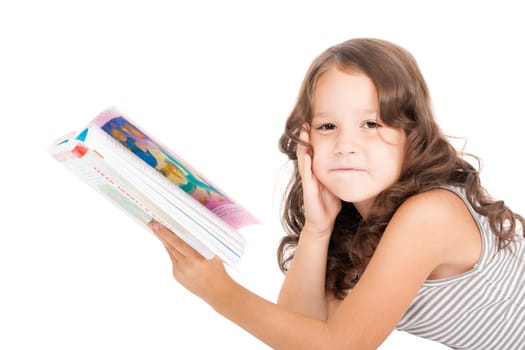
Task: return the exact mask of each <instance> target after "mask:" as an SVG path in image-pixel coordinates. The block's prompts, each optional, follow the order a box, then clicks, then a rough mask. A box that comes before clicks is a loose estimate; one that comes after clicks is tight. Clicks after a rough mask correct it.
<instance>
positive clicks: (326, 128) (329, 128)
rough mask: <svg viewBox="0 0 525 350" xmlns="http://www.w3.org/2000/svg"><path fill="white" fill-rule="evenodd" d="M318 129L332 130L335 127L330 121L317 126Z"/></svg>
mask: <svg viewBox="0 0 525 350" xmlns="http://www.w3.org/2000/svg"><path fill="white" fill-rule="evenodd" d="M317 129H319V130H333V129H335V125H334V124H332V123H325V124H322V125H320V126H319V127H317Z"/></svg>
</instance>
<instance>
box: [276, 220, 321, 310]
mask: <svg viewBox="0 0 525 350" xmlns="http://www.w3.org/2000/svg"><path fill="white" fill-rule="evenodd" d="M329 241H330V236H329V235H327V236H321V237H319V236H316V235H314V234H312V233H311V232H308V231H307V230H303V231H302V232H301V235H300V238H299V243H298V245H297V249H296V251H295V254H294V257H293V260H292V261H291V264H290V268H289V269H288V272H287V273H286V277H285V279H284V282H283V285H282V287H281V291H280V293H279V298H278V300H277V303H278V304H279V305H282V306H284V307H286V308H287V309H289V310H291V311H295V312H297V313H300V314H303V315H305V316H309V317H312V318H316V319H319V320H326V319H327V318H328V307H327V296H326V292H325V276H326V259H327V253H328V243H329Z"/></svg>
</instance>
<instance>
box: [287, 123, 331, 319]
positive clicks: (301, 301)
mask: <svg viewBox="0 0 525 350" xmlns="http://www.w3.org/2000/svg"><path fill="white" fill-rule="evenodd" d="M309 128H310V127H309V125H308V124H305V125H303V130H302V131H301V133H300V138H301V140H302V141H304V142H305V143H308V142H309V134H308V131H309ZM297 169H298V171H299V173H300V175H301V182H302V188H303V200H304V213H305V225H304V228H303V230H302V232H301V234H300V236H299V242H298V244H297V247H296V250H295V253H294V257H293V260H292V261H291V264H290V267H289V270H288V272H287V273H286V277H285V279H284V282H283V285H282V288H281V292H280V294H279V298H278V304H279V305H283V306H284V307H286V308H288V309H289V310H291V311H295V312H298V313H301V314H303V315H305V316H309V317H313V318H316V319H319V320H326V319H327V318H328V314H329V312H328V305H327V296H326V288H325V279H326V261H327V254H328V244H329V242H330V236H331V234H332V229H333V225H334V221H335V217H336V216H337V214H338V213H339V211H340V209H341V200H340V199H339V198H337V197H335V196H334V195H333V194H332V193H330V192H329V191H328V190H327V189H326V188H325V187H324V186H323V185H322V184H321V183H320V182H319V181H318V180H317V177H316V176H315V175H314V174H313V172H312V154H311V153H310V151H309V150H308V149H307V148H306V147H304V146H303V145H301V144H298V146H297Z"/></svg>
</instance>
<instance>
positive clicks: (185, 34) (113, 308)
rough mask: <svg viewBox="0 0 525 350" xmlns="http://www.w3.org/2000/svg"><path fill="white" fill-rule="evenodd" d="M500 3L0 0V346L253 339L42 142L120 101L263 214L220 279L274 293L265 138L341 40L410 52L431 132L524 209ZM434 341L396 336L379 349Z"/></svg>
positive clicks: (218, 343)
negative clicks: (430, 111)
mask: <svg viewBox="0 0 525 350" xmlns="http://www.w3.org/2000/svg"><path fill="white" fill-rule="evenodd" d="M364 3H366V4H364ZM510 3H513V2H508V3H506V2H504V1H493V2H486V1H470V2H469V1H462V2H460V1H435V2H429V1H413V2H407V1H391V2H389V1H384V2H374V1H368V2H366V1H344V2H343V1H342V2H335V1H318V2H307V1H303V2H293V3H291V2H290V3H288V2H285V1H282V2H278V1H264V2H263V1H261V2H259V3H256V2H249V1H244V2H242V1H238V2H232V1H216V2H215V1H178V2H177V1H157V0H149V1H130V0H128V1H111V0H105V1H93V0H92V1H84V2H81V1H56V0H55V1H52V0H50V1H23V0H19V1H2V2H0V45H1V46H0V50H1V51H0V117H1V121H2V128H1V137H0V143H1V150H2V165H1V167H2V171H1V175H0V176H1V181H0V186H1V192H0V193H1V199H2V204H3V210H2V214H1V215H2V216H1V217H2V228H1V233H0V286H1V287H0V348H1V349H204V348H208V347H214V348H218V349H223V348H227V347H233V348H236V349H237V348H244V349H265V346H264V345H263V344H261V343H260V342H259V341H258V340H256V339H254V338H252V337H251V336H250V335H248V334H247V333H245V332H244V331H242V330H240V329H239V328H238V327H237V326H236V325H234V324H232V323H230V322H229V321H227V320H225V319H223V318H222V317H221V316H218V315H217V314H215V313H214V312H213V311H212V310H211V309H210V308H209V307H208V306H207V305H205V304H204V303H202V302H201V301H200V300H198V299H197V298H196V297H194V296H192V295H190V294H189V293H188V292H186V291H185V290H183V289H182V288H181V287H179V286H178V285H177V284H176V282H175V281H174V280H173V279H172V277H171V271H170V265H169V261H168V258H167V256H166V254H165V252H164V250H163V248H162V247H161V245H160V243H158V242H157V241H156V240H155V239H154V238H153V237H152V236H151V235H150V234H149V233H148V232H146V231H144V230H142V229H140V228H139V227H138V226H136V225H135V224H134V223H132V222H131V221H130V220H128V219H127V218H126V217H125V216H124V215H123V214H121V213H120V212H119V211H117V210H115V209H114V208H113V207H112V206H111V204H109V203H106V202H105V201H103V200H101V199H100V198H99V197H98V195H97V194H96V193H94V192H92V191H91V190H90V189H89V188H88V187H87V186H85V185H83V184H81V183H80V182H79V181H78V180H77V179H76V178H74V177H73V176H72V175H71V174H70V173H68V172H67V171H66V170H65V169H63V168H62V167H61V165H60V164H58V163H57V162H55V161H54V160H53V159H52V158H51V157H49V156H48V155H47V153H46V148H47V146H48V145H49V144H50V143H51V142H52V141H53V140H54V139H55V138H56V137H58V136H61V135H62V134H64V133H66V132H68V131H70V130H74V129H78V128H80V127H82V126H83V125H84V124H85V123H86V122H87V121H89V120H90V119H91V118H93V117H94V116H96V114H97V113H99V112H100V111H101V110H103V109H105V108H106V107H109V106H112V105H115V106H117V107H119V108H120V109H122V110H123V111H124V112H126V113H127V114H128V115H129V116H130V117H131V118H132V119H134V120H136V121H138V122H139V124H140V125H142V126H143V127H144V128H145V129H146V130H148V131H150V132H151V133H152V134H154V135H155V136H157V138H158V139H159V140H161V141H162V142H164V143H165V144H167V145H168V146H169V147H170V148H172V149H173V150H175V151H176V153H178V154H179V155H181V156H182V157H183V158H185V159H186V160H188V161H190V162H191V163H192V164H193V165H194V166H195V167H196V168H197V169H199V170H201V171H202V172H203V173H205V174H206V175H207V176H208V177H209V178H211V179H212V180H213V181H214V182H215V183H216V184H218V185H219V187H221V188H222V189H223V190H225V191H226V192H228V193H230V194H231V195H232V197H233V198H235V199H237V201H239V202H240V203H242V204H243V205H244V206H245V207H247V208H248V209H249V210H251V211H252V212H254V213H255V214H256V215H257V216H258V217H259V218H260V219H261V220H262V221H263V222H264V224H263V225H261V226H257V227H251V228H249V229H246V230H244V232H245V234H246V235H247V237H248V240H249V244H250V245H249V249H248V251H247V254H246V256H245V259H244V261H243V263H242V265H241V266H240V268H239V271H237V272H233V274H234V276H235V278H237V279H238V280H239V281H240V282H241V283H243V284H244V285H246V286H247V287H248V288H250V289H252V290H253V291H255V292H257V293H258V294H260V295H262V296H264V297H265V298H268V299H270V300H275V298H276V295H277V292H278V289H279V285H280V282H281V280H282V275H281V273H280V272H279V271H278V268H277V264H276V259H275V248H276V246H277V243H278V240H279V237H280V236H281V235H282V230H281V228H280V224H279V205H280V188H282V182H283V181H280V180H279V178H280V177H281V178H282V174H283V172H284V170H283V167H284V164H285V159H284V157H283V156H282V155H281V154H280V153H279V151H278V150H277V139H278V138H279V136H280V134H281V131H282V129H283V125H284V121H285V119H286V117H287V115H288V113H289V112H290V110H291V108H292V106H293V104H294V102H295V98H296V96H297V92H298V88H299V85H300V82H301V80H302V78H303V75H304V73H305V71H306V69H307V67H308V65H309V64H310V62H311V60H312V59H313V58H314V57H315V56H316V55H317V54H319V53H320V52H321V51H322V50H324V49H325V48H327V47H328V46H330V45H333V44H336V43H339V42H340V41H343V40H346V39H349V38H352V37H361V36H368V37H380V38H384V39H387V40H391V41H394V42H396V43H398V44H400V45H402V46H404V47H405V48H407V49H408V50H409V51H411V52H412V53H413V54H414V56H415V57H416V58H417V60H418V62H419V64H420V67H421V69H422V71H423V74H424V75H425V77H426V79H427V82H428V85H429V87H430V90H431V93H432V95H433V100H434V105H435V110H436V113H437V117H438V119H439V122H440V123H441V125H442V127H443V129H444V131H445V132H446V133H447V134H450V135H455V136H468V144H467V151H470V152H473V153H475V154H477V155H479V156H481V158H482V159H483V160H484V163H485V165H484V168H483V172H482V176H483V181H484V184H485V186H486V187H487V188H488V189H489V190H490V191H491V193H492V194H494V195H495V196H496V197H498V198H504V199H505V200H506V202H507V203H508V204H509V205H510V206H511V207H512V208H513V209H515V210H516V211H518V212H521V213H525V202H524V201H523V199H522V195H523V193H524V187H523V183H522V182H521V179H522V174H521V169H522V164H523V156H522V151H523V146H524V141H523V127H524V126H525V123H524V121H523V119H524V111H523V96H522V95H523V82H524V81H525V69H524V68H523V62H525V54H524V53H523V51H522V46H523V33H524V32H525V28H524V27H525V26H524V24H523V23H524V22H523V16H522V14H523V12H522V11H521V10H518V7H517V6H518V5H510ZM438 348H442V347H441V346H438V345H436V344H431V343H429V342H426V341H423V340H419V339H417V338H415V337H411V336H408V335H405V334H403V333H398V332H394V333H393V334H392V335H391V337H389V338H388V339H387V341H386V342H385V343H384V345H383V346H382V349H384V350H386V349H438Z"/></svg>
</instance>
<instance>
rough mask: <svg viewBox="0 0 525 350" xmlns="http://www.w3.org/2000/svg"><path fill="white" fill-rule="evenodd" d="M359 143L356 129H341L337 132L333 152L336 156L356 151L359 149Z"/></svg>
mask: <svg viewBox="0 0 525 350" xmlns="http://www.w3.org/2000/svg"><path fill="white" fill-rule="evenodd" d="M359 144H360V143H359V136H358V132H357V131H356V130H342V131H340V132H339V134H338V137H337V141H336V144H335V149H334V153H335V154H336V155H337V156H345V155H348V154H352V153H356V152H357V151H358V149H359Z"/></svg>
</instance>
